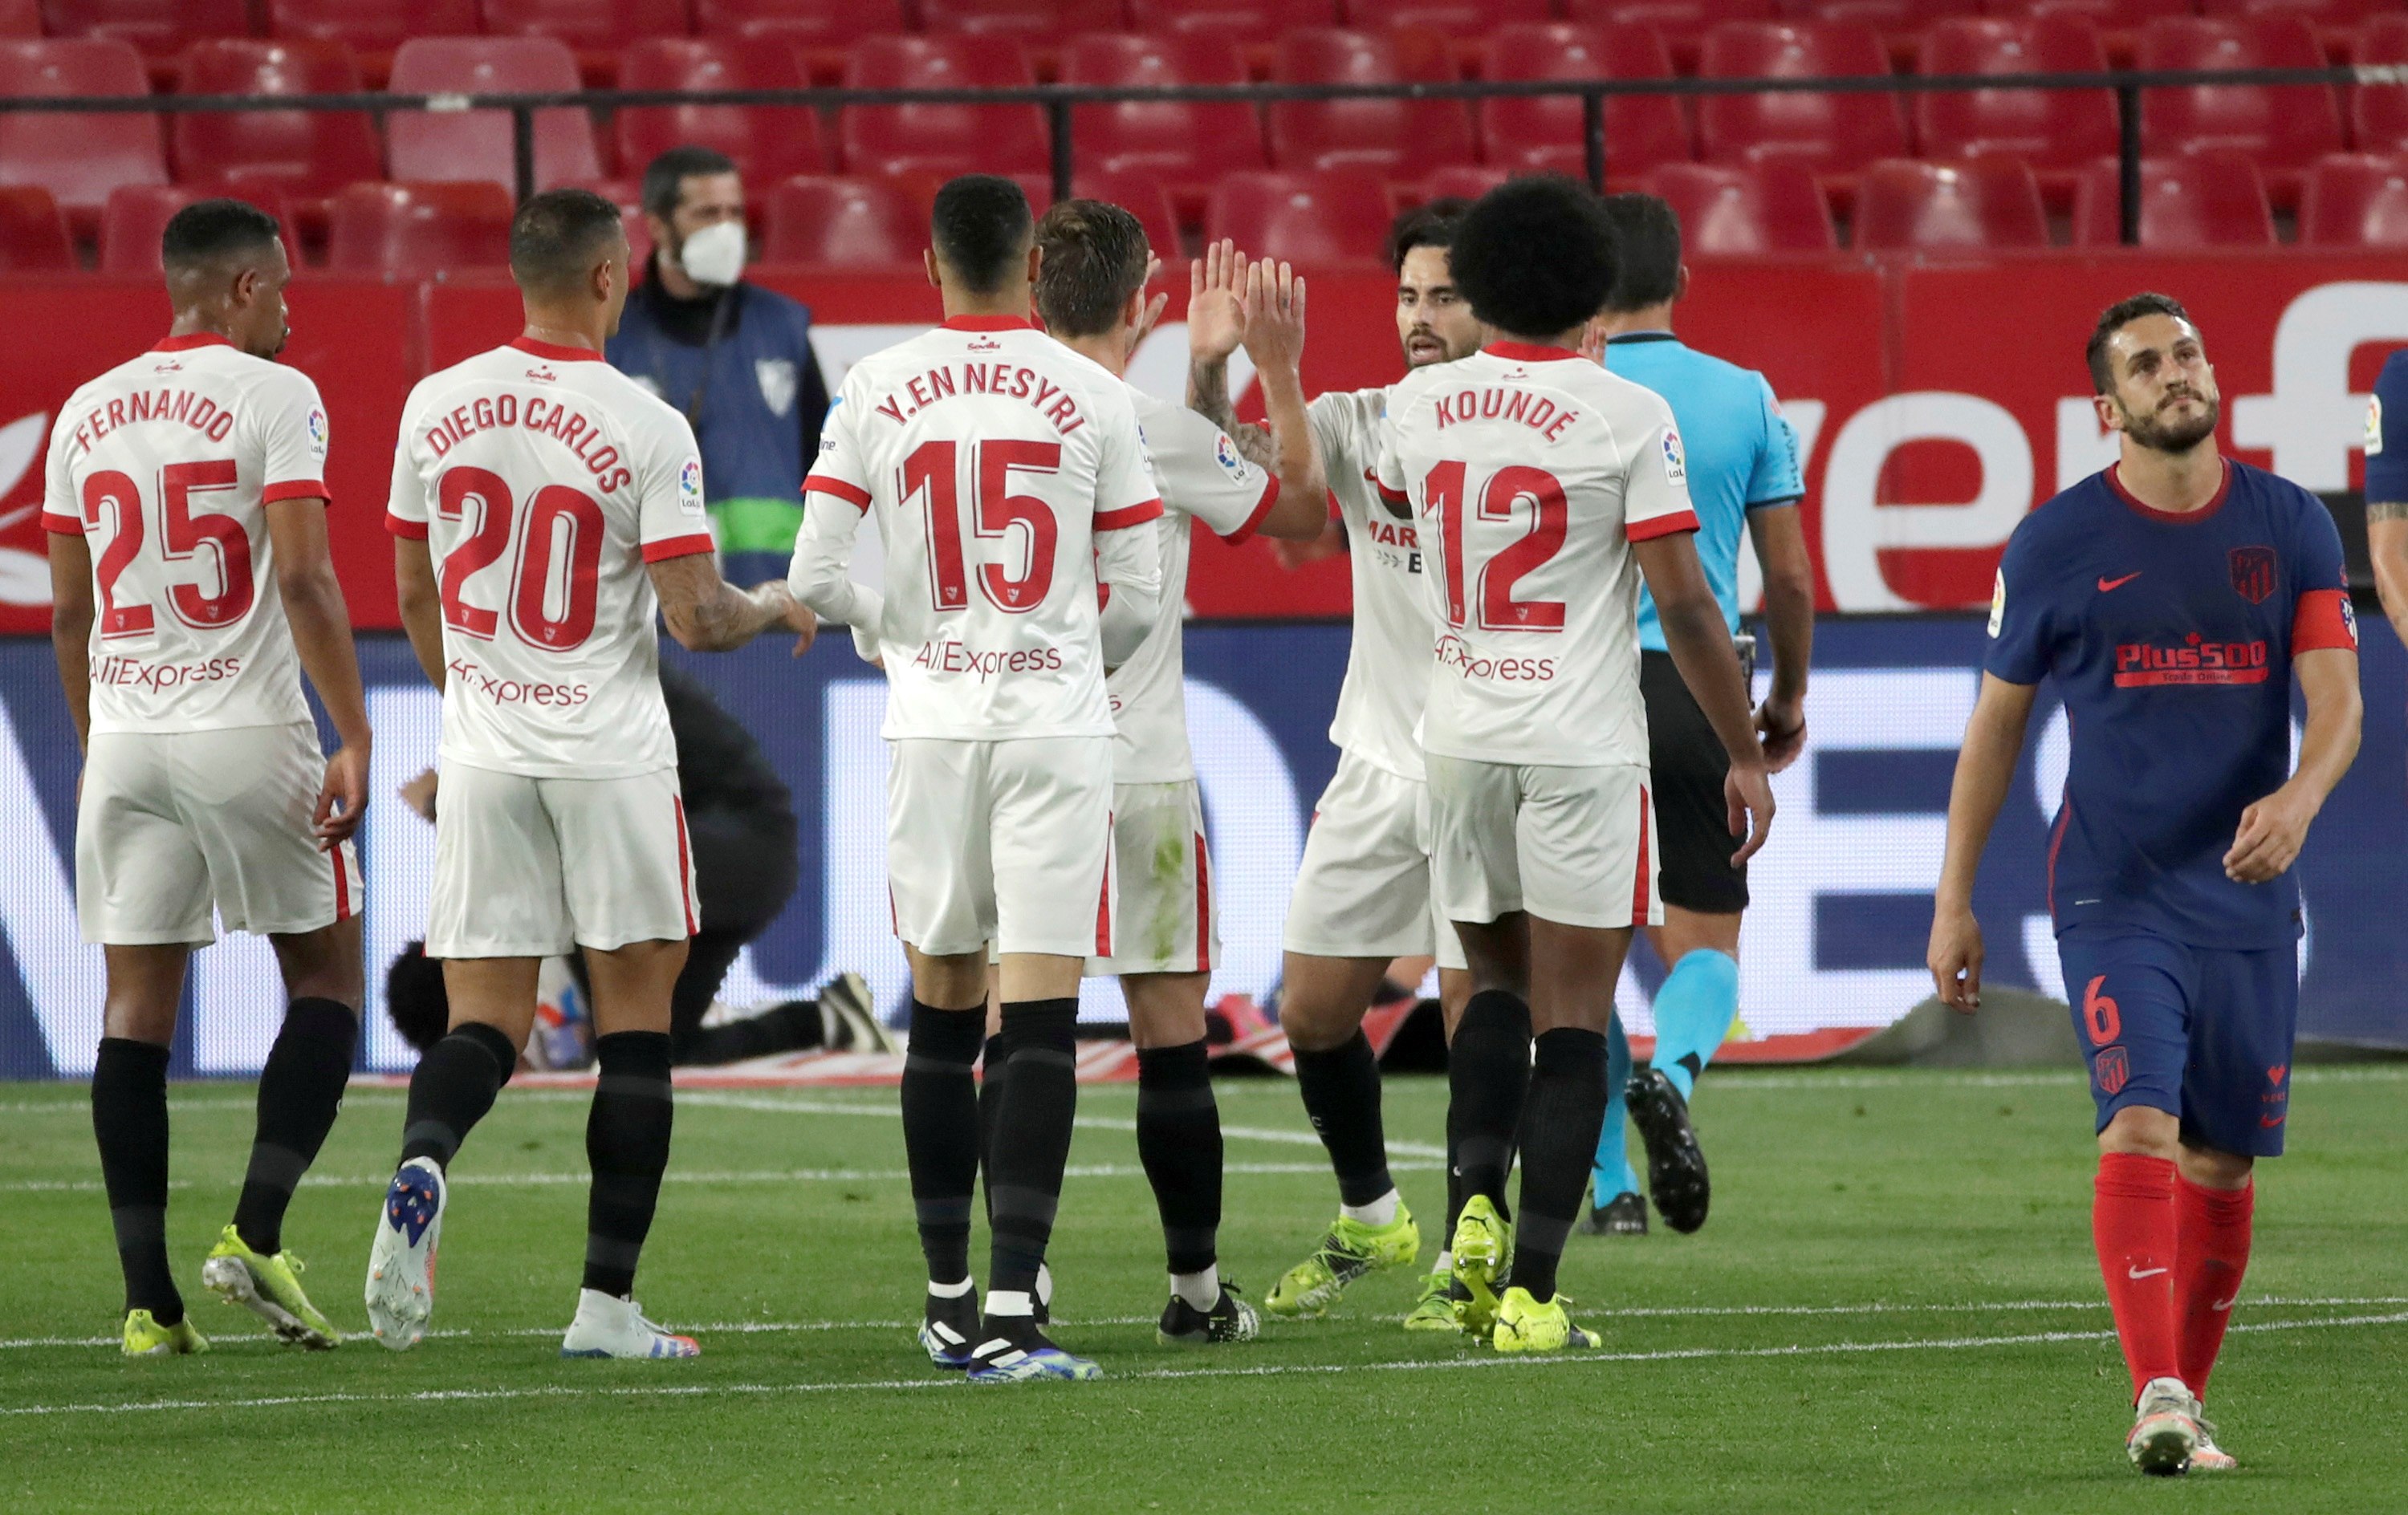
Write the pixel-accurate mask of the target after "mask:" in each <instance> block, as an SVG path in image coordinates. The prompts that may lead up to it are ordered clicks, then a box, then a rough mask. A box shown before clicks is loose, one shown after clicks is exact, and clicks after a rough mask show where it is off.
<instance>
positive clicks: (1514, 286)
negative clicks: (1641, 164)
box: [1449, 174, 1614, 337]
mask: <svg viewBox="0 0 2408 1515" xmlns="http://www.w3.org/2000/svg"><path fill="white" fill-rule="evenodd" d="M1449 264H1450V266H1451V268H1452V270H1453V272H1454V274H1455V288H1456V289H1457V290H1458V291H1460V292H1461V293H1462V294H1463V297H1464V298H1465V299H1466V300H1468V301H1469V302H1470V303H1471V313H1472V314H1473V315H1475V316H1477V317H1479V318H1480V320H1481V321H1482V322H1484V324H1486V325H1489V326H1493V327H1495V328H1496V329H1497V330H1498V331H1500V332H1503V333H1505V334H1506V335H1508V336H1532V337H1543V336H1555V334H1556V333H1558V332H1565V331H1570V329H1571V328H1573V327H1575V326H1578V325H1580V324H1581V323H1582V322H1585V321H1587V320H1588V319H1589V318H1590V317H1591V316H1594V315H1596V314H1597V312H1598V308H1599V307H1602V306H1603V305H1604V304H1605V297H1606V295H1607V294H1608V293H1610V292H1611V291H1612V290H1613V274H1614V256H1613V226H1612V224H1611V223H1610V222H1608V221H1607V220H1606V215H1605V202H1604V201H1603V200H1601V199H1599V198H1598V194H1597V192H1596V191H1594V190H1592V189H1590V188H1589V187H1588V186H1587V185H1585V184H1583V183H1581V182H1580V181H1579V180H1577V179H1566V178H1564V177H1562V176H1561V175H1558V174H1534V175H1531V176H1529V177H1527V178H1525V179H1509V180H1508V181H1506V182H1505V183H1503V184H1500V185H1498V187H1497V188H1495V189H1493V190H1490V191H1489V192H1488V193H1486V194H1484V195H1482V196H1481V197H1480V198H1479V199H1478V200H1476V201H1474V202H1473V203H1472V207H1471V208H1470V209H1469V210H1467V211H1465V212H1464V213H1463V220H1462V221H1461V222H1457V223H1456V225H1455V241H1454V246H1453V247H1452V248H1451V249H1450V250H1449Z"/></svg>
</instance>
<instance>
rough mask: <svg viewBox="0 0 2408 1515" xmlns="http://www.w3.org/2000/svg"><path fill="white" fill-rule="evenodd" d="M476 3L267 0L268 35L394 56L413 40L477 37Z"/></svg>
mask: <svg viewBox="0 0 2408 1515" xmlns="http://www.w3.org/2000/svg"><path fill="white" fill-rule="evenodd" d="M476 31H477V0H412V3H411V4H410V5H408V6H398V5H395V4H394V3H393V0H267V34H268V36H281V37H300V38H308V39H309V40H312V41H319V42H348V43H350V44H351V46H352V48H354V49H355V50H359V51H361V52H391V51H392V50H394V49H395V48H397V47H399V46H401V45H402V43H404V42H406V41H408V40H409V38H411V37H413V36H474V35H476Z"/></svg>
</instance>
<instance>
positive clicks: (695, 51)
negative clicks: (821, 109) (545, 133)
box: [612, 36, 827, 183]
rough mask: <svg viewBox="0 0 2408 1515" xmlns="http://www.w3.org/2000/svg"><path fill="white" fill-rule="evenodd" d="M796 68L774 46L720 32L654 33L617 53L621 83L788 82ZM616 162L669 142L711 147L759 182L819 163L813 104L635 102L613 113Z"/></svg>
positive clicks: (631, 161) (778, 86) (780, 85)
mask: <svg viewBox="0 0 2408 1515" xmlns="http://www.w3.org/2000/svg"><path fill="white" fill-rule="evenodd" d="M803 82H804V80H803V76H802V71H801V70H800V69H798V68H797V67H796V65H795V55H794V53H793V52H792V51H791V50H788V49H785V48H781V47H759V46H748V45H746V44H744V43H740V42H737V41H735V40H732V39H730V38H726V37H685V36H656V37H648V38H646V39H645V40H643V41H641V42H637V43H633V44H631V45H630V46H629V47H628V49H627V50H626V51H625V52H623V53H621V54H620V55H619V87H620V88H621V89H623V90H788V89H796V88H799V87H800V86H801V85H802V83H803ZM612 126H613V128H614V129H615V130H616V132H617V134H618V138H619V162H620V163H621V164H622V165H624V168H625V170H626V172H627V173H629V174H640V173H642V172H643V170H644V165H645V164H649V163H651V162H652V160H653V159H654V158H656V157H659V156H660V155H661V154H662V153H664V152H666V151H667V150H669V149H671V148H673V147H677V146H679V145H681V144H683V143H694V144H696V145H698V146H701V147H706V148H717V149H718V150H720V151H722V152H724V153H725V154H727V155H728V156H729V157H731V158H733V159H735V160H736V166H737V168H738V170H740V171H741V172H742V173H743V174H745V175H746V176H747V177H748V178H751V179H754V180H756V181H758V182H761V183H767V182H769V181H770V180H773V179H787V178H790V177H792V176H794V175H796V174H816V173H818V172H820V171H821V170H822V169H824V167H826V166H827V165H826V162H825V160H824V157H823V155H822V153H821V151H820V118H819V113H818V112H817V111H815V110H810V109H806V108H799V107H780V106H700V105H696V106H663V107H650V106H646V107H630V108H627V109H623V110H621V111H619V112H618V113H617V116H616V118H615V119H614V121H612Z"/></svg>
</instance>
